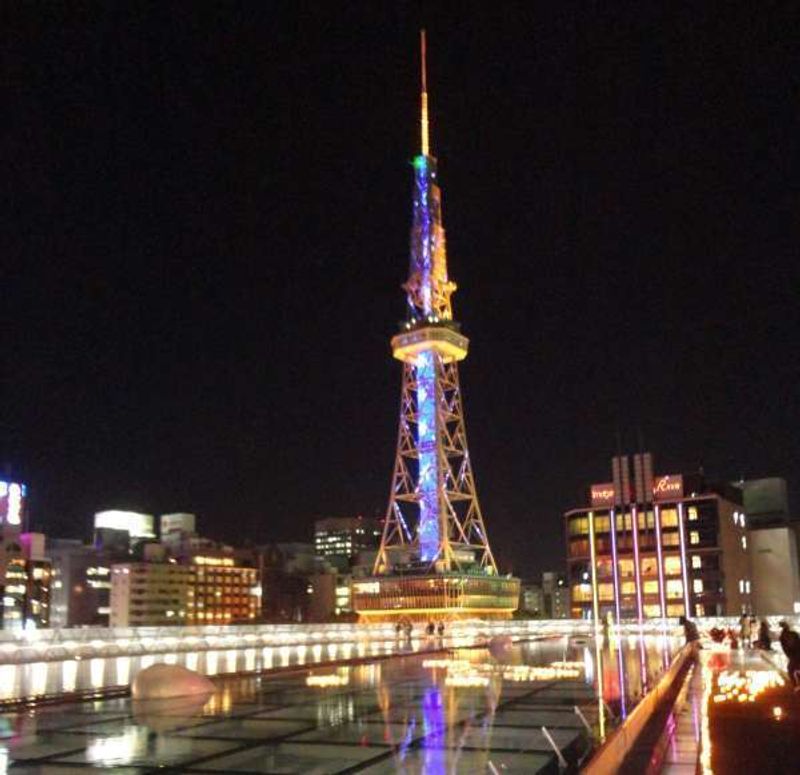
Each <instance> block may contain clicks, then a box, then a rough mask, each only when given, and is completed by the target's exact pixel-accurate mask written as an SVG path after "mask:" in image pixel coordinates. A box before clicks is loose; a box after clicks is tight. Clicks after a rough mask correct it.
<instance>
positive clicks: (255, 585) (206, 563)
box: [111, 555, 261, 627]
mask: <svg viewBox="0 0 800 775" xmlns="http://www.w3.org/2000/svg"><path fill="white" fill-rule="evenodd" d="M260 606H261V586H260V584H259V581H258V571H257V570H256V569H255V568H247V567H242V566H238V565H236V564H235V561H234V559H233V558H232V557H205V556H200V555H198V556H195V557H193V558H192V561H191V563H178V562H174V561H172V560H170V561H167V562H132V563H119V564H116V565H114V566H113V567H112V570H111V626H112V627H144V626H158V625H165V624H184V625H195V624H233V623H240V624H241V623H246V622H248V621H252V620H253V619H255V618H256V617H257V616H258V612H259V609H260Z"/></svg>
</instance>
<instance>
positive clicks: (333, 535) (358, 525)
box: [314, 517, 381, 571]
mask: <svg viewBox="0 0 800 775" xmlns="http://www.w3.org/2000/svg"><path fill="white" fill-rule="evenodd" d="M380 542H381V526H380V523H379V522H378V520H376V519H364V517H328V518H327V519H318V520H317V521H316V522H315V523H314V550H315V552H316V555H317V557H322V558H323V559H325V560H327V561H328V562H330V563H331V564H333V565H335V566H336V567H337V568H339V569H340V570H341V571H347V570H348V569H349V567H350V564H351V562H352V561H353V559H354V558H355V557H356V556H357V555H358V553H359V552H361V551H365V550H370V549H377V548H378V546H379V545H380Z"/></svg>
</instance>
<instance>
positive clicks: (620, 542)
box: [564, 453, 753, 620]
mask: <svg viewBox="0 0 800 775" xmlns="http://www.w3.org/2000/svg"><path fill="white" fill-rule="evenodd" d="M611 473H612V481H610V482H606V483H602V484H594V485H592V486H591V487H590V488H589V504H588V505H587V506H584V507H582V508H578V509H571V510H569V511H567V512H566V513H565V515H564V519H565V528H566V541H567V564H568V583H569V587H570V593H571V601H572V615H573V616H574V617H588V616H591V614H592V611H593V607H594V605H595V604H596V605H597V607H598V611H599V614H600V615H601V616H605V615H607V614H611V615H612V616H613V617H614V618H615V619H616V620H619V619H634V620H635V619H639V620H642V619H644V618H651V617H662V616H669V617H675V616H681V615H684V614H687V615H688V616H692V617H694V616H722V615H725V616H735V615H739V614H741V613H742V612H749V611H751V610H752V607H753V581H752V572H751V562H750V551H749V546H748V536H747V521H746V517H745V512H744V508H743V505H742V496H741V491H740V490H738V489H737V488H735V487H732V486H731V485H729V484H727V483H725V482H722V483H714V482H712V481H710V480H708V479H706V477H705V476H704V475H702V474H693V475H681V474H669V475H658V476H655V475H654V474H653V462H652V456H651V455H650V454H649V453H644V454H636V455H634V456H633V457H632V458H631V457H629V456H619V457H615V458H613V460H612V471H611ZM595 593H596V595H597V598H596V600H595V599H594V594H595Z"/></svg>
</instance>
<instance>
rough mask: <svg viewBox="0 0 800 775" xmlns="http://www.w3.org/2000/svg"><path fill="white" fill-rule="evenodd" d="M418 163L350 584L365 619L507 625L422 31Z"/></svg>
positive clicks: (508, 609)
mask: <svg viewBox="0 0 800 775" xmlns="http://www.w3.org/2000/svg"><path fill="white" fill-rule="evenodd" d="M420 44H421V95H420V135H421V148H420V151H421V152H420V154H419V155H418V156H417V157H416V158H415V159H414V216H413V223H412V227H411V266H410V271H409V276H408V280H407V282H406V283H405V284H404V285H403V290H405V292H406V298H407V310H408V314H407V318H406V321H405V323H403V324H402V326H401V331H400V333H398V334H397V335H396V336H394V337H393V338H392V341H391V344H392V353H393V355H394V357H395V358H397V360H399V361H402V363H403V387H402V391H401V398H400V423H399V430H398V437H397V453H396V456H395V463H394V471H393V474H392V487H391V492H390V495H389V506H388V509H387V512H386V521H385V524H384V530H383V537H382V540H381V546H380V550H379V551H378V555H377V558H376V561H375V567H374V570H373V575H372V576H371V577H370V578H367V579H362V580H358V581H354V582H353V602H354V607H355V610H356V611H358V613H359V615H360V616H361V618H362V619H363V620H366V621H375V620H387V619H403V618H407V619H417V620H419V619H422V620H433V619H434V618H435V619H437V620H438V619H453V618H470V617H493V618H507V617H509V616H511V614H512V612H513V611H514V610H515V609H516V608H517V603H518V597H519V581H518V580H517V579H514V578H510V577H503V576H499V575H498V572H497V566H496V564H495V561H494V557H493V556H492V550H491V548H490V546H489V540H488V538H487V536H486V528H485V526H484V522H483V516H482V515H481V509H480V505H479V503H478V494H477V491H476V488H475V477H474V475H473V472H472V463H471V461H470V457H469V450H468V449H467V434H466V429H465V425H464V411H463V406H462V400H461V389H460V386H459V380H458V362H459V361H461V360H464V358H466V356H467V347H468V344H469V342H468V340H467V338H466V337H465V336H464V335H463V334H462V333H461V331H460V326H459V324H458V323H457V322H456V321H455V320H453V310H452V304H451V296H452V294H453V292H454V291H455V289H456V284H455V283H454V282H452V281H451V280H450V279H449V277H448V274H447V255H446V252H445V237H444V227H443V226H442V203H441V190H440V189H439V185H438V182H437V174H436V159H435V158H434V157H433V156H432V155H431V151H430V140H429V126H428V90H427V73H426V51H425V32H424V30H423V31H422V32H421V34H420Z"/></svg>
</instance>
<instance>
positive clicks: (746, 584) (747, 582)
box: [744, 579, 750, 595]
mask: <svg viewBox="0 0 800 775" xmlns="http://www.w3.org/2000/svg"><path fill="white" fill-rule="evenodd" d="M744 593H745V595H749V594H750V580H749V579H746V580H745V582H744Z"/></svg>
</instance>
